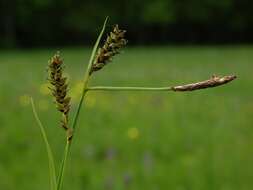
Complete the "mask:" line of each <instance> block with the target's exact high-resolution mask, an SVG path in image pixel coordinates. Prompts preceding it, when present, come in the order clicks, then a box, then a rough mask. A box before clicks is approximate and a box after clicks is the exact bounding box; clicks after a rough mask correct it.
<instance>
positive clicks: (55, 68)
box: [48, 52, 70, 130]
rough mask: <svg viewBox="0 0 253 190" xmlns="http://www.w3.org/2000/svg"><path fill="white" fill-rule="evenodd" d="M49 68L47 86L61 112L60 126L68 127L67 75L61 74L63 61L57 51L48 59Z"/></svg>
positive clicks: (68, 98) (68, 99)
mask: <svg viewBox="0 0 253 190" xmlns="http://www.w3.org/2000/svg"><path fill="white" fill-rule="evenodd" d="M48 70H49V78H48V80H49V82H50V83H51V86H50V87H49V88H50V90H51V92H52V95H53V97H54V99H55V104H56V107H57V109H58V111H60V112H61V113H62V119H61V127H63V128H64V129H65V130H67V129H68V114H69V110H70V97H68V96H67V91H68V84H67V77H64V76H63V61H62V59H61V58H60V54H59V52H57V53H56V54H55V55H54V56H53V57H52V58H51V59H50V60H49V65H48Z"/></svg>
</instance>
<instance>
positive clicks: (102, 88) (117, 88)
mask: <svg viewBox="0 0 253 190" xmlns="http://www.w3.org/2000/svg"><path fill="white" fill-rule="evenodd" d="M86 90H88V91H172V90H173V89H172V87H130V86H127V87H121V86H115V87H114V86H94V87H88V88H87V89H86Z"/></svg>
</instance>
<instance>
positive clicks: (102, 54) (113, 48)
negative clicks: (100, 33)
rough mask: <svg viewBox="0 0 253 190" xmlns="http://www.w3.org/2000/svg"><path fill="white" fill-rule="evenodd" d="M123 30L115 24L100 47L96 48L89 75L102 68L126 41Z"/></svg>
mask: <svg viewBox="0 0 253 190" xmlns="http://www.w3.org/2000/svg"><path fill="white" fill-rule="evenodd" d="M125 33H126V31H125V30H120V29H119V26H118V25H115V26H114V28H113V31H112V32H110V34H109V35H108V36H107V39H106V41H105V43H104V45H103V47H102V48H99V49H98V52H97V55H96V57H95V60H94V62H93V65H92V67H91V71H90V75H91V74H92V73H93V72H94V71H98V70H100V69H102V68H103V67H104V66H105V65H106V64H107V63H108V62H110V61H111V60H112V58H113V56H115V55H116V54H118V53H119V52H120V49H121V48H122V47H124V46H125V45H126V43H127V40H126V39H125V38H124V37H125Z"/></svg>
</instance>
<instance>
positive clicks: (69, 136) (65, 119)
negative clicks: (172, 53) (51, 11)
mask: <svg viewBox="0 0 253 190" xmlns="http://www.w3.org/2000/svg"><path fill="white" fill-rule="evenodd" d="M107 20H108V19H107V18H106V20H105V22H104V25H103V27H102V30H101V32H100V34H99V36H98V38H97V41H96V43H95V45H94V47H93V50H92V53H91V56H90V59H89V62H88V66H87V68H86V70H85V73H84V78H83V86H82V94H81V97H80V100H79V103H78V106H77V109H76V110H75V114H74V117H73V118H72V121H71V123H70V118H69V112H70V110H71V98H70V97H69V96H68V82H67V81H68V79H67V77H64V74H63V60H62V59H61V57H60V54H59V53H56V54H55V55H54V56H53V57H52V58H51V59H50V60H49V65H48V72H49V76H48V80H49V82H50V87H49V88H50V90H51V92H52V96H53V98H54V102H55V104H56V107H57V110H58V111H59V112H60V113H61V115H62V116H61V119H60V127H61V128H62V129H63V130H65V131H66V140H65V141H66V143H65V149H64V152H63V157H62V161H61V165H60V168H59V172H58V174H56V168H55V160H54V156H53V151H52V149H51V146H50V144H49V141H48V137H47V134H46V130H45V127H44V126H43V124H42V122H41V120H40V119H39V116H38V114H37V111H36V108H35V105H34V101H33V99H32V98H31V105H32V109H33V114H34V116H35V119H36V121H37V123H38V125H39V127H40V131H41V134H42V137H43V140H44V142H45V145H46V150H47V155H48V162H49V177H50V187H51V190H61V189H62V187H63V181H64V178H63V177H64V171H65V167H66V163H67V160H68V157H69V154H70V148H71V144H72V140H73V137H74V134H75V130H76V127H77V123H78V117H79V115H80V111H81V107H82V104H83V101H84V99H85V96H86V94H87V93H88V92H89V91H166V92H168V91H171V92H188V91H194V90H200V89H205V88H211V87H217V86H220V85H224V84H226V83H228V82H230V81H232V80H234V79H236V76H235V75H228V76H223V77H219V76H215V75H213V76H212V77H211V78H210V79H208V80H204V81H200V82H196V83H191V84H185V85H177V86H167V87H115V86H89V80H90V79H91V76H93V74H94V73H95V72H97V71H99V70H101V69H102V68H103V67H104V66H106V65H107V64H108V63H110V62H111V61H112V59H113V57H114V56H115V55H117V54H119V53H120V50H121V49H122V48H123V47H124V46H126V44H127V40H126V39H125V33H126V31H125V30H121V29H120V28H119V26H118V25H115V26H114V28H113V30H112V31H111V32H110V33H109V34H108V35H107V38H106V40H105V42H104V44H103V45H102V47H100V48H99V47H98V46H99V44H100V41H101V38H102V36H103V33H104V31H105V28H106V23H107Z"/></svg>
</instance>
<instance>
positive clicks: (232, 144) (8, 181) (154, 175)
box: [0, 46, 253, 190]
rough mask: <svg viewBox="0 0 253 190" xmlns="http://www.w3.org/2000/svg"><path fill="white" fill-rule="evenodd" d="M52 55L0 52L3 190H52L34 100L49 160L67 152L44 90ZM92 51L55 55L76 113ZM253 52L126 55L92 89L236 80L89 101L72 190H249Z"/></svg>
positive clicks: (160, 50) (74, 157)
mask: <svg viewBox="0 0 253 190" xmlns="http://www.w3.org/2000/svg"><path fill="white" fill-rule="evenodd" d="M56 50H57V49H50V50H23V51H3V50H2V51H0V73H1V75H0V88H1V93H0V105H1V112H0V189H1V190H14V189H15V190H16V189H18V190H35V189H36V190H46V189H49V177H48V162H47V156H46V150H45V147H44V143H43V140H42V137H41V134H40V131H39V128H38V126H37V125H36V123H35V119H34V117H33V115H32V110H31V105H30V104H29V101H28V100H29V99H28V97H29V95H32V96H33V97H34V99H35V102H36V106H37V108H38V111H39V115H40V117H41V119H42V121H43V123H44V125H45V126H46V130H47V132H48V134H49V139H50V142H51V144H52V146H53V149H54V151H55V157H56V160H57V164H56V165H57V166H59V163H60V159H61V156H62V155H61V154H62V151H63V148H64V143H65V133H64V131H63V130H62V129H61V128H60V127H59V122H58V121H59V119H60V115H59V113H57V111H56V110H55V107H54V104H53V102H52V98H51V96H50V95H48V91H47V88H46V77H47V73H46V66H47V60H48V59H49V58H50V57H51V56H52V55H53V54H54V53H55V52H56ZM90 51H91V50H90V49H77V48H76V49H61V55H62V56H63V58H64V61H65V65H66V69H65V72H68V74H69V76H70V88H71V89H70V94H71V96H72V97H73V106H72V113H73V110H74V109H75V108H76V105H77V100H78V96H79V94H80V80H81V79H82V75H83V72H84V70H85V67H86V64H87V60H88V57H89V54H90ZM252 52H253V47H246V46H236V47H149V48H141V47H140V48H129V49H126V50H125V51H124V52H123V53H122V54H121V55H119V56H117V58H116V59H115V60H114V61H113V62H112V63H110V65H108V66H106V67H105V68H104V69H103V70H101V71H99V72H97V73H95V74H94V76H93V78H92V81H91V85H115V86H116V85H117V86H128V85H129V86H167V85H168V86H171V85H175V84H182V83H185V82H186V83H188V82H196V81H200V80H205V79H208V78H210V76H211V75H212V74H217V75H227V74H236V75H237V76H238V79H237V80H236V81H234V82H232V83H230V84H228V85H225V86H222V87H218V88H213V89H207V90H202V91H196V92H191V93H173V92H152V93H144V92H90V93H88V96H87V99H86V103H85V104H86V105H85V106H84V107H83V108H84V109H83V110H82V112H81V117H80V123H79V125H78V131H77V134H76V136H75V139H74V141H73V147H72V148H73V149H72V150H71V158H70V160H69V161H68V165H67V170H66V175H65V182H64V183H65V184H64V185H65V187H64V189H73V190H81V189H82V190H85V189H86V190H88V189H89V190H102V189H106V190H124V189H126V190H142V189H143V190H144V189H145V190H165V189H171V190H251V189H252V187H253V180H252V176H253V117H252V116H253V115H252V114H253V99H252V95H253V88H252V82H253V63H252V61H253V53H252Z"/></svg>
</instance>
